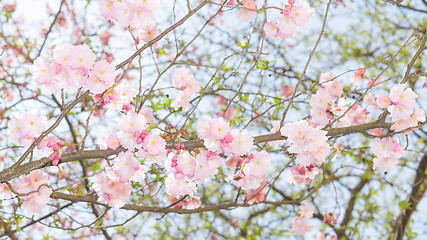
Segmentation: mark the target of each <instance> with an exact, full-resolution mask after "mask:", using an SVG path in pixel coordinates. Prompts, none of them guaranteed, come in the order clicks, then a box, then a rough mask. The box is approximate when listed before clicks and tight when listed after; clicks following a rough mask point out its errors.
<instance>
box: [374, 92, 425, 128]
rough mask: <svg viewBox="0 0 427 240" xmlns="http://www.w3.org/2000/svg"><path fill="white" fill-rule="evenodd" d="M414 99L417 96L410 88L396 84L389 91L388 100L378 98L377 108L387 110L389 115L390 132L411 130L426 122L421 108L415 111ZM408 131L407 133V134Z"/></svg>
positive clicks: (382, 97) (383, 97) (385, 97)
mask: <svg viewBox="0 0 427 240" xmlns="http://www.w3.org/2000/svg"><path fill="white" fill-rule="evenodd" d="M415 98H417V95H416V94H415V93H414V92H413V91H412V89H411V88H407V87H406V86H405V84H397V85H395V86H393V87H392V88H391V89H390V94H389V98H388V97H387V96H381V97H379V98H378V101H377V102H378V106H379V107H380V108H387V110H388V111H389V112H390V114H391V119H392V120H393V122H394V124H393V125H392V126H391V128H390V129H391V130H394V131H402V130H405V129H408V128H413V127H416V126H417V125H418V122H424V121H425V120H426V118H425V116H424V111H423V110H422V109H421V108H418V109H415V110H414V106H415ZM408 132H410V131H407V132H406V133H408Z"/></svg>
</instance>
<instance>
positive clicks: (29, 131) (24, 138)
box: [7, 111, 47, 146]
mask: <svg viewBox="0 0 427 240" xmlns="http://www.w3.org/2000/svg"><path fill="white" fill-rule="evenodd" d="M46 124H47V118H46V117H45V116H40V115H39V114H38V113H37V112H36V111H31V112H28V111H26V112H23V113H22V114H21V115H20V116H19V117H16V116H13V117H12V119H11V120H10V121H9V123H8V125H7V127H8V129H9V132H10V135H9V136H10V139H11V140H12V141H14V142H18V143H20V144H22V145H24V146H29V145H31V144H32V143H33V141H34V138H36V137H38V136H39V135H40V134H41V133H42V132H43V131H44V128H45V125H46Z"/></svg>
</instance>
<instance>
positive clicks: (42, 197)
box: [0, 170, 52, 214]
mask: <svg viewBox="0 0 427 240" xmlns="http://www.w3.org/2000/svg"><path fill="white" fill-rule="evenodd" d="M48 179H49V176H48V175H47V173H45V172H42V171H40V170H35V171H32V172H31V173H30V174H28V175H26V176H23V177H21V178H19V179H18V182H16V183H12V184H11V186H12V189H13V190H14V191H15V192H18V193H19V194H22V195H20V196H19V198H22V199H23V200H24V201H23V203H22V206H23V207H24V210H25V211H26V212H28V213H32V214H40V213H41V212H42V210H43V207H44V206H45V205H46V204H47V203H48V202H49V201H50V194H52V189H51V188H50V187H48V186H46V184H47V181H48ZM42 185H43V186H42ZM30 192H33V193H31V194H28V193H30ZM13 197H15V194H14V193H13V192H12V191H11V190H10V189H9V187H8V185H7V184H5V183H0V199H10V198H13Z"/></svg>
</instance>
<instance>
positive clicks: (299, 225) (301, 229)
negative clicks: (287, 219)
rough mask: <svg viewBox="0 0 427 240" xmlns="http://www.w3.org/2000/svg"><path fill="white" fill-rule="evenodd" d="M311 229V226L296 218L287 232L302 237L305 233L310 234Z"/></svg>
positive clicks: (305, 221)
mask: <svg viewBox="0 0 427 240" xmlns="http://www.w3.org/2000/svg"><path fill="white" fill-rule="evenodd" d="M312 228H313V226H312V225H311V224H309V223H308V221H307V220H304V219H302V218H297V219H295V221H294V222H293V223H292V227H291V229H289V232H291V233H293V234H296V235H300V236H304V235H305V234H306V233H307V232H310V231H311V229H312Z"/></svg>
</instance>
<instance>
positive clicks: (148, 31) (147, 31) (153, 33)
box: [139, 23, 160, 42]
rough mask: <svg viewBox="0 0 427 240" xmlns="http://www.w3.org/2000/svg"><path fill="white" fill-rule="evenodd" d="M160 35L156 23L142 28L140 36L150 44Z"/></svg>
mask: <svg viewBox="0 0 427 240" xmlns="http://www.w3.org/2000/svg"><path fill="white" fill-rule="evenodd" d="M159 34H160V31H159V29H158V28H157V27H156V25H155V24H154V23H149V24H145V25H143V26H142V28H141V30H140V32H139V35H140V37H141V38H142V40H144V41H145V42H149V41H151V40H152V39H154V38H155V37H157V36H158V35H159Z"/></svg>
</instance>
